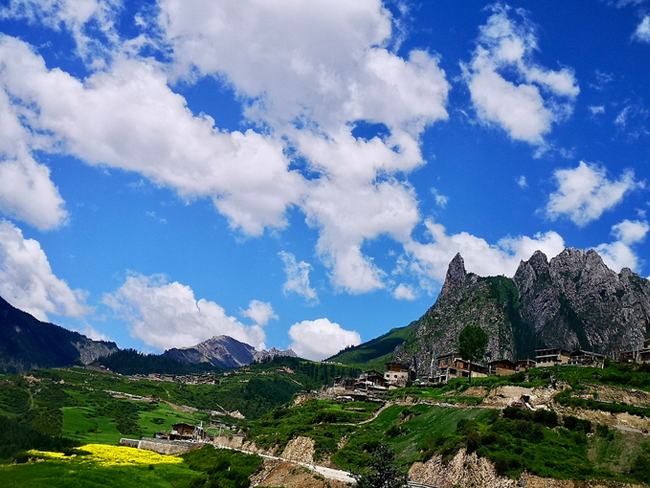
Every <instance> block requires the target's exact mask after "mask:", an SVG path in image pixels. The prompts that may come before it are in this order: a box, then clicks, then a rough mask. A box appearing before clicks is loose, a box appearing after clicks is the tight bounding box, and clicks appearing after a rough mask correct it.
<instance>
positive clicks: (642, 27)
mask: <svg viewBox="0 0 650 488" xmlns="http://www.w3.org/2000/svg"><path fill="white" fill-rule="evenodd" d="M632 38H633V39H636V40H637V41H640V42H647V43H650V15H646V16H645V17H643V20H642V21H641V23H640V24H639V25H638V26H637V28H636V31H634V35H633V36H632Z"/></svg>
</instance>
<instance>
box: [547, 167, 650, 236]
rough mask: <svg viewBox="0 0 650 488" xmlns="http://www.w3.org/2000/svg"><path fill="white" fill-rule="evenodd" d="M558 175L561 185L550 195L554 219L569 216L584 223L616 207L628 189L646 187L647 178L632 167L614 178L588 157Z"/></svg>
mask: <svg viewBox="0 0 650 488" xmlns="http://www.w3.org/2000/svg"><path fill="white" fill-rule="evenodd" d="M554 176H555V180H556V182H557V185H558V189H557V190H556V191H555V192H553V193H551V195H550V196H549V201H548V203H547V205H546V215H547V216H548V217H549V218H550V219H551V220H556V219H558V218H559V217H563V216H566V217H568V218H569V219H570V220H571V221H572V222H574V223H575V224H576V225H578V226H580V227H582V226H585V225H587V224H588V223H589V222H592V221H593V220H596V219H598V218H599V217H600V216H601V215H602V214H603V212H605V211H606V210H609V209H611V208H613V207H615V206H616V205H617V204H619V203H620V202H621V201H622V200H623V197H624V196H625V194H626V193H628V192H630V191H632V190H635V189H639V188H644V187H645V182H643V181H636V180H635V179H634V171H632V170H627V171H625V172H624V173H623V174H622V175H621V177H620V178H619V179H618V180H615V181H611V180H609V179H608V178H607V171H606V169H605V168H604V167H599V166H597V165H595V164H587V163H585V162H584V161H581V162H580V164H579V165H578V167H577V168H575V169H558V170H556V171H555V174H554Z"/></svg>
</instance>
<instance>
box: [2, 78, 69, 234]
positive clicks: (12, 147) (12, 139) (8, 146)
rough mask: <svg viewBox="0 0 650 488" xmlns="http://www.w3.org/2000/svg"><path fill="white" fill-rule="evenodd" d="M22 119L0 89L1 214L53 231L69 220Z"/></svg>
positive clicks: (61, 199) (48, 171)
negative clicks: (34, 153)
mask: <svg viewBox="0 0 650 488" xmlns="http://www.w3.org/2000/svg"><path fill="white" fill-rule="evenodd" d="M19 117H20V112H19V111H18V110H17V107H16V106H14V105H12V103H11V102H10V100H9V96H8V95H7V93H6V92H5V91H3V90H0V133H1V134H2V137H0V212H2V213H4V214H5V215H7V216H9V217H13V218H16V219H19V220H22V221H23V222H27V223H28V224H31V225H33V226H34V227H36V228H38V229H40V230H48V229H52V228H55V227H58V226H59V225H61V224H62V223H64V222H65V220H66V217H67V212H66V210H65V208H64V202H63V198H61V195H60V194H59V191H58V190H57V188H56V187H55V186H54V184H53V183H52V181H51V180H50V170H49V168H48V167H47V166H45V165H42V164H39V163H37V162H36V161H35V160H34V158H33V157H32V156H31V154H30V149H29V140H30V138H31V136H30V134H29V132H28V131H27V130H26V129H25V127H23V125H22V124H21V123H20V119H19Z"/></svg>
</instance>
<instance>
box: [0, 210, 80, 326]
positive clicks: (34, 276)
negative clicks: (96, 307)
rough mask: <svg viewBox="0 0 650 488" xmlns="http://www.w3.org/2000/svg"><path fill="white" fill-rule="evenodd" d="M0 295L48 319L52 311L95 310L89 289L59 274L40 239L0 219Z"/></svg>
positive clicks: (71, 314)
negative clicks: (77, 287)
mask: <svg viewBox="0 0 650 488" xmlns="http://www.w3.org/2000/svg"><path fill="white" fill-rule="evenodd" d="M0 295H1V296H2V297H3V298H4V299H6V300H7V301H8V302H9V303H11V304H12V305H13V306H14V307H16V308H19V309H21V310H24V311H25V312H27V313H30V314H32V315H33V316H34V317H36V318H37V319H39V320H43V321H48V314H54V315H65V316H68V317H82V316H84V315H86V314H88V313H90V312H91V309H90V308H89V307H88V306H87V305H86V304H85V300H86V293H85V292H83V291H82V290H73V289H71V288H70V287H69V286H68V284H67V283H66V282H65V281H64V280H62V279H60V278H57V277H56V276H55V275H54V273H53V271H52V268H51V266H50V263H49V261H48V259H47V256H46V255H45V252H44V251H43V249H42V248H41V245H40V243H39V242H38V241H36V240H34V239H26V238H25V237H24V236H23V233H22V231H21V230H20V229H19V228H18V227H16V226H15V225H13V224H12V223H11V222H8V221H6V220H2V221H0Z"/></svg>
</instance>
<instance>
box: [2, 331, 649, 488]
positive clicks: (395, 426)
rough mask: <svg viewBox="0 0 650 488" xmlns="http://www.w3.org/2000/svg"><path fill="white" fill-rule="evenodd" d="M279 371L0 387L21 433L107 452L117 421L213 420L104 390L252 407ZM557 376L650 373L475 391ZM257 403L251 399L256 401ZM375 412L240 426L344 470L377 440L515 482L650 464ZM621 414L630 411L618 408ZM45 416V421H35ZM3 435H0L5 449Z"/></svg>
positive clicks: (463, 414)
mask: <svg viewBox="0 0 650 488" xmlns="http://www.w3.org/2000/svg"><path fill="white" fill-rule="evenodd" d="M402 332H403V329H402ZM276 370H277V368H275V369H274V368H271V369H267V370H260V371H258V372H256V373H241V374H235V373H231V374H230V375H229V376H228V377H226V381H224V383H222V384H221V385H218V386H216V387H197V388H185V387H180V386H179V385H177V384H173V383H161V382H151V381H137V382H134V381H130V380H128V379H126V378H123V377H119V376H113V375H106V374H101V373H90V372H86V371H83V370H57V371H44V372H38V373H36V375H37V376H40V378H41V381H40V382H39V383H33V384H32V385H31V386H30V387H29V389H27V386H25V385H26V382H25V381H24V380H22V381H21V380H19V379H16V378H15V377H13V378H14V380H15V384H14V385H9V384H2V385H0V415H4V416H6V417H13V418H14V419H17V420H18V421H23V420H21V419H27V420H24V421H25V422H27V423H26V424H25V425H33V424H30V423H29V422H28V420H29V419H30V418H31V419H32V420H33V421H35V422H36V424H37V425H47V426H50V425H51V424H52V422H51V421H49V419H54V420H56V418H57V417H56V413H57V412H59V414H60V415H61V424H62V428H61V431H60V432H62V433H63V434H64V435H65V436H67V437H70V438H73V439H77V440H79V441H82V442H98V443H109V444H111V443H115V442H117V441H118V440H119V438H120V437H124V436H125V435H124V434H123V432H119V428H120V427H119V425H122V424H119V423H118V419H117V417H118V416H120V415H122V416H131V418H133V419H135V420H134V421H135V424H136V426H137V428H138V429H140V432H141V433H142V434H143V435H146V436H150V435H151V434H152V433H153V432H154V431H157V430H169V428H170V427H171V424H172V423H174V422H177V421H186V422H190V423H198V422H199V421H201V420H205V419H207V417H206V414H205V413H201V412H197V413H195V414H184V413H181V412H178V411H176V410H173V409H172V408H171V407H170V406H168V405H166V404H164V403H158V404H148V403H146V402H134V401H129V400H116V399H114V398H112V397H110V396H109V395H107V394H105V393H102V392H101V391H99V390H100V389H101V388H109V389H114V390H117V391H128V392H131V393H135V394H140V395H147V394H153V395H156V396H160V397H163V396H164V395H166V396H167V397H168V398H170V399H172V400H175V401H176V403H184V404H189V405H192V404H195V405H199V404H204V403H205V402H208V403H209V401H210V400H211V399H215V398H222V395H228V394H230V395H232V394H234V393H238V392H239V394H241V396H240V397H239V400H238V401H239V402H246V401H247V400H246V396H245V394H246V387H247V385H250V384H251V383H255V382H254V381H253V379H255V381H257V380H259V381H262V380H269V381H272V382H273V381H278V380H279V379H280V377H281V376H282V375H281V374H280V373H278V372H277V371H276ZM551 374H553V375H554V376H555V377H556V378H557V379H558V381H563V382H567V383H568V384H569V385H570V386H571V387H572V388H574V390H575V391H577V390H578V389H579V388H580V385H584V384H588V383H593V384H603V385H610V386H623V387H629V386H630V385H633V386H634V387H635V388H637V389H643V390H646V391H650V375H648V373H647V371H646V370H645V369H643V368H641V369H633V368H630V367H629V366H622V365H616V364H612V365H609V366H608V367H607V368H605V369H594V368H574V367H560V368H553V369H539V370H533V371H530V372H528V373H525V374H524V373H522V374H519V375H515V376H511V377H491V378H482V379H479V378H475V379H474V380H473V382H472V386H477V387H478V386H482V387H484V388H485V389H486V390H489V389H490V388H494V387H496V386H499V385H504V384H518V385H521V386H530V387H535V386H544V385H548V384H549V382H550V376H551ZM285 376H286V375H285ZM5 378H12V377H5ZM291 378H292V379H296V378H299V376H292V377H291ZM61 381H63V383H61ZM267 384H272V383H261V384H260V385H257V386H256V388H258V389H264V385H267ZM467 388H468V384H467V382H466V380H455V381H452V382H450V383H449V384H447V385H441V386H438V387H435V388H432V387H431V388H421V387H411V388H406V389H401V390H395V391H392V392H387V393H386V394H385V399H386V400H400V399H404V398H405V397H412V398H418V399H422V400H426V401H428V402H446V403H464V404H466V405H467V407H471V406H473V405H476V404H477V403H478V402H480V398H476V397H468V396H465V392H466V390H467ZM249 393H250V392H249ZM267 396H268V395H267ZM263 399H264V400H265V401H266V400H269V398H263ZM258 400H259V399H256V398H254V399H253V402H256V401H258ZM275 400H277V399H275ZM280 403H282V402H280ZM277 404H278V403H276V405H277ZM611 405H612V404H604V403H602V402H601V403H598V402H596V403H594V404H590V406H589V407H588V408H596V409H599V408H601V407H602V409H603V410H606V409H608V408H611ZM46 407H47V408H46ZM109 407H110V408H109ZM57 408H58V410H57ZM377 408H379V407H378V404H376V403H366V402H355V403H351V404H350V403H347V404H346V403H340V402H336V401H325V400H319V401H310V402H307V403H305V404H302V405H299V406H295V407H291V406H283V407H278V408H276V409H275V410H272V411H270V412H269V413H267V414H265V415H263V416H261V417H260V418H259V419H258V420H247V421H246V422H244V423H241V425H242V426H244V427H245V428H246V429H247V430H248V433H249V438H254V439H256V440H257V441H258V444H259V445H260V447H271V446H278V447H279V448H280V450H281V449H282V448H283V447H284V445H286V443H287V442H288V441H289V440H291V439H292V438H293V437H295V436H296V435H305V436H308V437H312V438H314V439H315V441H316V458H326V457H331V459H332V460H333V462H335V463H336V464H338V465H339V466H340V467H341V468H344V469H351V468H354V467H357V466H359V465H363V464H364V463H365V461H366V459H367V456H368V454H367V453H368V452H369V451H370V450H371V449H372V447H373V446H374V445H377V443H379V442H386V443H388V444H389V445H391V446H392V447H393V448H394V449H395V451H396V452H397V453H398V461H399V462H400V463H403V464H410V463H412V462H414V461H416V460H418V459H426V458H427V457H428V456H430V455H433V454H435V453H442V454H445V455H452V454H453V453H454V452H456V451H457V450H458V449H459V448H462V447H464V446H469V445H470V443H473V444H472V445H473V448H474V449H476V450H477V452H478V453H479V454H480V455H482V456H486V457H489V458H490V459H492V460H493V461H494V462H496V463H497V465H498V467H499V469H500V470H501V471H502V472H504V473H507V474H510V475H513V476H516V475H517V474H518V473H520V472H521V470H522V469H526V470H528V471H531V472H533V473H536V474H539V475H541V476H552V475H555V476H559V477H564V478H589V477H606V478H611V479H620V480H623V479H627V480H630V479H632V480H633V479H637V480H640V481H646V480H645V479H644V478H639V476H638V475H634V476H631V475H629V474H628V472H629V470H630V468H631V467H633V465H634V462H635V460H637V459H641V458H642V456H647V453H648V452H649V451H648V449H649V448H650V443H649V442H648V441H647V440H646V439H645V437H643V436H642V435H635V434H628V433H621V432H610V433H609V434H607V435H600V434H599V435H594V436H592V437H587V436H586V435H584V433H580V432H576V431H571V430H568V429H566V428H563V427H562V419H561V418H560V419H558V423H559V426H558V427H555V428H550V427H549V426H548V425H545V424H543V423H542V424H540V423H539V422H538V421H537V420H534V419H509V418H506V419H500V420H498V421H497V420H495V417H494V415H493V414H492V413H491V411H490V410H487V409H476V408H445V407H436V406H429V405H410V406H405V405H394V406H391V407H390V408H388V409H386V410H384V411H383V412H382V413H381V414H380V415H379V416H378V417H377V418H376V419H374V420H372V421H369V422H364V421H366V420H368V419H369V418H370V416H371V415H373V412H374V411H376V410H377ZM622 408H633V406H625V405H622ZM43 409H45V410H43ZM41 410H43V411H44V412H45V413H46V414H47V415H45V414H44V415H41V414H38V415H37V414H36V413H38V412H40V411H41ZM35 412H36V413H35ZM642 413H643V414H645V413H644V412H642ZM111 415H112V416H111ZM648 415H649V416H650V413H649V414H648ZM122 420H123V419H122ZM468 421H471V422H473V423H471V424H470V425H471V429H470V430H467V429H465V430H463V428H461V427H460V426H462V425H467V422H468ZM39 422H40V424H39ZM122 427H123V425H122ZM594 429H595V426H594ZM1 437H2V436H1V433H0V442H2V438H1ZM342 438H345V439H346V440H347V442H346V443H345V445H343V444H339V442H340V440H341V439H342ZM341 446H342V447H341ZM635 476H636V478H635ZM3 486H4V485H3ZM100 486H101V485H100ZM152 486H157V485H155V484H153V485H152ZM165 486H167V485H165Z"/></svg>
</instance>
